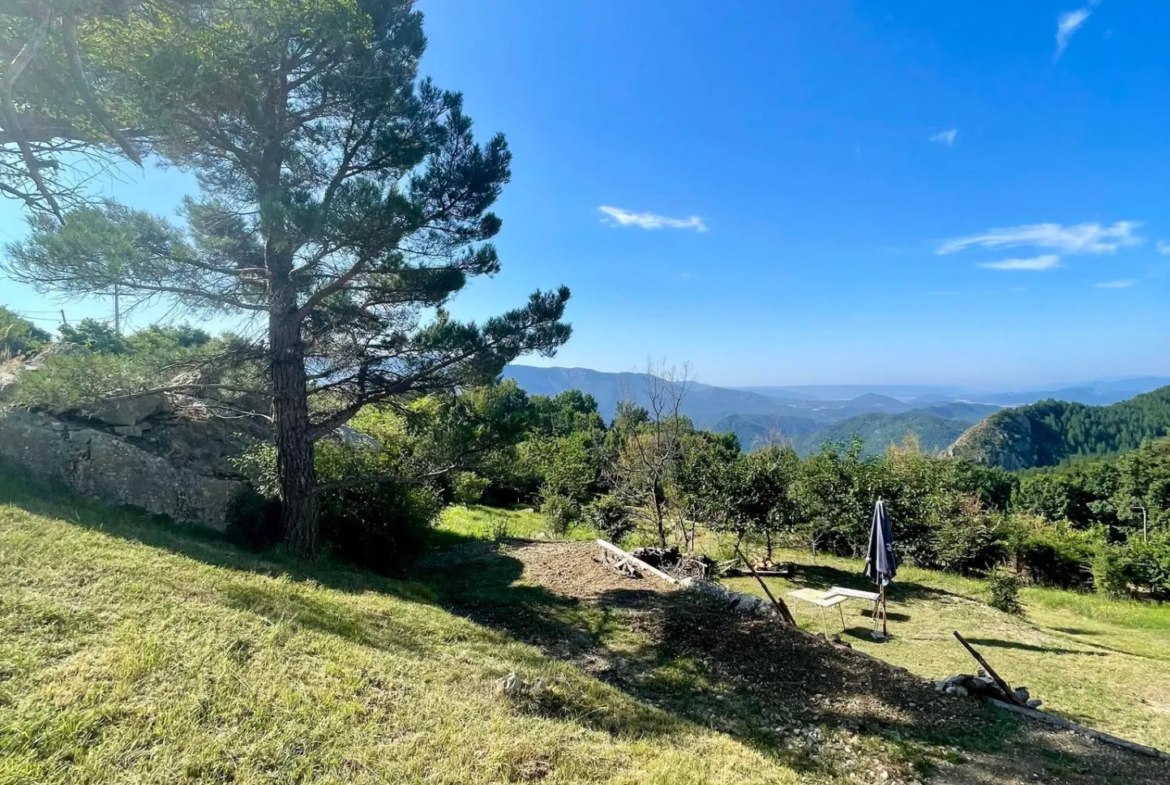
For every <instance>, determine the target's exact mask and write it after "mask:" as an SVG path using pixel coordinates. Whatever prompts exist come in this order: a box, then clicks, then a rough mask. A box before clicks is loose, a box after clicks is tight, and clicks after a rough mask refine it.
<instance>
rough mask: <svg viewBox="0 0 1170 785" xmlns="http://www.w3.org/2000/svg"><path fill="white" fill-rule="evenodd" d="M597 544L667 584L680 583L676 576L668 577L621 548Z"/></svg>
mask: <svg viewBox="0 0 1170 785" xmlns="http://www.w3.org/2000/svg"><path fill="white" fill-rule="evenodd" d="M597 544H598V545H600V546H601V547H602V548H605V549H606V550H609V551H612V552H613V553H615V554H617V555H618V556H620V557H622V560H623V561H624V562H627V563H629V564H633V565H634V566H635V567H637V568H638V569H639V570H645V571H646V572H649V573H651V574H653V575H655V576H657V577H659V578H661V579H662V580H664V581H666V582H667V583H678V581H677V580H676V579H675V578H674V576H672V575H667V574H666V573H665V572H663V571H662V570H660V569H658V568H657V567H651V566H650V565H649V564H647V563H646V562H644V561H642V560H641V559H639V558H637V557H635V556H631V555H630V554H628V553H626V552H625V551H623V550H622V549H621V548H619V547H617V546H616V545H611V544H610V543H608V542H606V541H605V540H598V541H597Z"/></svg>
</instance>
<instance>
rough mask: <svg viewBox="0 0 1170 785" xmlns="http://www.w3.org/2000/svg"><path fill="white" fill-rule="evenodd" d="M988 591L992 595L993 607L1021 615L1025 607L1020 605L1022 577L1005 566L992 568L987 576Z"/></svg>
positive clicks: (991, 602)
mask: <svg viewBox="0 0 1170 785" xmlns="http://www.w3.org/2000/svg"><path fill="white" fill-rule="evenodd" d="M987 591H988V592H989V593H990V595H991V599H990V604H991V607H993V608H996V609H998V610H1001V611H1003V612H1004V613H1011V614H1013V615H1016V616H1021V615H1023V613H1024V607H1023V606H1022V605H1020V579H1019V577H1018V576H1017V575H1016V574H1015V573H1014V572H1012V571H1011V570H1008V569H1006V568H1003V567H999V568H997V569H994V570H992V571H991V572H990V573H989V574H988V576H987Z"/></svg>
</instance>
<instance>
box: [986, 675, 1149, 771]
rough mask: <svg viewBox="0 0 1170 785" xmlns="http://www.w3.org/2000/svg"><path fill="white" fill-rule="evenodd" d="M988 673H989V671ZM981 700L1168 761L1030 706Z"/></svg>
mask: <svg viewBox="0 0 1170 785" xmlns="http://www.w3.org/2000/svg"><path fill="white" fill-rule="evenodd" d="M988 672H989V673H990V671H988ZM983 700H984V701H986V702H987V703H988V704H989V705H991V706H994V707H995V708H997V709H1003V710H1004V711H1010V712H1012V713H1014V714H1020V715H1022V716H1024V717H1029V718H1031V719H1034V720H1039V721H1040V722H1046V723H1048V724H1049V725H1053V726H1055V727H1057V728H1064V729H1065V730H1070V731H1073V732H1074V733H1080V734H1081V735H1083V736H1089V737H1090V738H1094V739H1097V740H1098V741H1103V742H1105V743H1106V744H1112V745H1113V746H1115V747H1121V748H1122V749H1126V750H1129V751H1131V752H1137V753H1139V754H1141V755H1149V756H1150V757H1151V758H1159V759H1161V760H1170V754H1167V753H1165V752H1162V751H1161V750H1159V749H1155V748H1154V747H1147V746H1146V745H1144V744H1138V743H1137V742H1133V741H1126V740H1125V739H1121V738H1118V737H1117V736H1110V735H1109V734H1108V733H1103V732H1101V731H1099V730H1093V729H1092V728H1086V727H1085V726H1084V725H1078V724H1077V723H1075V722H1072V721H1070V720H1066V719H1065V718H1064V717H1057V716H1056V715H1054V714H1049V713H1048V712H1044V711H1037V710H1036V709H1033V708H1031V707H1030V706H1015V705H1012V704H1011V703H1004V702H1003V701H1001V700H996V699H995V698H984V699H983Z"/></svg>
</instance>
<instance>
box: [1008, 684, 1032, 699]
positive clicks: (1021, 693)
mask: <svg viewBox="0 0 1170 785" xmlns="http://www.w3.org/2000/svg"><path fill="white" fill-rule="evenodd" d="M1012 692H1014V693H1015V694H1016V697H1017V698H1019V699H1020V700H1022V701H1024V702H1025V703H1027V702H1028V699H1029V698H1031V697H1032V695H1031V693H1029V692H1028V688H1027V687H1016V688H1015V689H1014V690H1012Z"/></svg>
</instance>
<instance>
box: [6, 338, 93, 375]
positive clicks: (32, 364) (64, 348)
mask: <svg viewBox="0 0 1170 785" xmlns="http://www.w3.org/2000/svg"><path fill="white" fill-rule="evenodd" d="M88 353H89V350H88V349H86V348H85V347H84V346H78V345H77V344H75V343H51V344H49V345H48V346H46V347H45V348H44V349H42V350H41V351H39V352H37V353H36V354H34V355H33V356H32V357H30V358H29V359H28V360H26V361H25V363H24V365H23V366H21V368H22V369H23V370H25V371H39V370H41V369H42V368H44V367H45V364H46V363H48V362H49V360H51V359H53V358H54V357H56V356H57V355H65V354H88Z"/></svg>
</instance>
